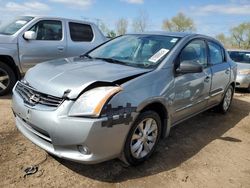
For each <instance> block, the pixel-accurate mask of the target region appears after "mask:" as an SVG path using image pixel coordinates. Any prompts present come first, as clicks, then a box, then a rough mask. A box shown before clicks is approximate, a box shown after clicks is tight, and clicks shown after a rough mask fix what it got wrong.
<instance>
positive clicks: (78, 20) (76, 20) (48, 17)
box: [24, 15, 94, 24]
mask: <svg viewBox="0 0 250 188" xmlns="http://www.w3.org/2000/svg"><path fill="white" fill-rule="evenodd" d="M24 16H31V17H34V18H36V19H40V18H43V19H60V20H67V21H75V22H83V23H86V24H94V23H93V22H89V21H85V20H81V19H73V18H72V19H71V18H64V17H58V16H44V15H24Z"/></svg>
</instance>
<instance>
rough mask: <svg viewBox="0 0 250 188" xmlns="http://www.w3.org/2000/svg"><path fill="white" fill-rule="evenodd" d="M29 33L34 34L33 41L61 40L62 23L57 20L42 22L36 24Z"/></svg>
mask: <svg viewBox="0 0 250 188" xmlns="http://www.w3.org/2000/svg"><path fill="white" fill-rule="evenodd" d="M30 31H34V32H35V33H36V39H35V40H61V39H62V22H61V21H57V20H43V21H39V22H38V23H36V24H35V25H34V26H33V27H32V28H31V29H30Z"/></svg>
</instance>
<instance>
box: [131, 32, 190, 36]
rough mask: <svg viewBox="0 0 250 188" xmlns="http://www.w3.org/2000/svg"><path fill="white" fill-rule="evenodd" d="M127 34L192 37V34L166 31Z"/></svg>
mask: <svg viewBox="0 0 250 188" xmlns="http://www.w3.org/2000/svg"><path fill="white" fill-rule="evenodd" d="M129 34H138V35H166V36H175V37H185V36H189V35H194V34H193V33H185V32H167V31H147V32H142V33H129Z"/></svg>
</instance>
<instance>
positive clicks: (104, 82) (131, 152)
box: [12, 32, 237, 165]
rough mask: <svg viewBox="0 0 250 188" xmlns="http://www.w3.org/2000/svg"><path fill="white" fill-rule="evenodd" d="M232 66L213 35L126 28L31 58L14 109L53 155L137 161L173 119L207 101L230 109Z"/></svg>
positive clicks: (21, 125) (21, 124)
mask: <svg viewBox="0 0 250 188" xmlns="http://www.w3.org/2000/svg"><path fill="white" fill-rule="evenodd" d="M236 71H237V67H236V64H235V63H234V62H233V61H232V60H231V59H230V58H229V56H228V53H227V51H226V50H225V49H224V47H223V46H222V45H221V44H220V43H219V42H218V41H216V40H215V39H213V38H210V37H207V36H204V35H197V34H185V33H165V32H152V33H143V34H128V35H124V36H121V37H117V38H115V39H113V40H110V41H109V42H107V43H104V44H102V45H101V46H99V47H97V48H96V49H94V50H92V51H90V52H88V53H85V54H83V55H81V56H79V57H73V58H67V59H58V60H54V61H48V62H45V63H41V64H39V65H36V66H35V67H34V68H32V69H30V70H29V71H28V72H27V74H26V75H25V77H24V79H23V80H22V81H21V82H18V83H17V84H16V85H15V87H14V89H13V106H12V108H13V112H14V114H15V121H16V126H17V128H18V129H19V130H20V132H21V133H22V134H23V135H24V136H25V137H27V138H28V139H29V140H31V141H32V142H33V143H35V144H36V145H38V146H40V147H41V148H43V149H44V150H46V151H47V152H49V153H51V154H53V155H56V156H58V157H61V158H64V159H68V160H73V161H77V162H81V163H86V164H91V163H99V162H102V161H105V160H109V159H113V158H120V159H122V160H123V161H125V162H126V163H129V164H132V165H136V164H139V163H141V162H143V161H145V160H146V159H147V158H149V157H150V155H151V154H152V153H153V152H154V150H155V148H156V146H157V143H158V142H159V140H160V138H164V137H166V136H168V134H169V131H170V129H171V127H173V126H175V125H176V124H178V123H180V122H182V121H184V120H186V119H187V118H190V117H192V116H194V115H196V114H198V113H200V112H203V111H205V110H207V109H209V108H212V107H216V108H217V109H218V110H219V111H221V112H223V113H225V112H227V111H228V109H229V107H230V104H231V101H232V97H233V93H234V88H235V78H236Z"/></svg>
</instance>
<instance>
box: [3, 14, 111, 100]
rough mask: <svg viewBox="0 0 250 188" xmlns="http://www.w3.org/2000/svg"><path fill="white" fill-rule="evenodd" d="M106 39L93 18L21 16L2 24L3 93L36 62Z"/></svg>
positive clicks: (74, 53) (81, 50) (76, 51)
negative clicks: (91, 19) (90, 20)
mask: <svg viewBox="0 0 250 188" xmlns="http://www.w3.org/2000/svg"><path fill="white" fill-rule="evenodd" d="M104 41H106V38H105V37H104V35H103V34H102V32H101V31H100V30H99V29H98V27H97V26H96V25H95V24H93V23H90V22H85V21H80V20H73V19H66V18H57V17H44V16H22V17H18V18H16V19H14V20H11V21H9V22H7V23H5V24H2V25H1V26H0V96H1V95H4V94H7V93H8V92H9V91H11V89H12V88H13V86H14V84H15V83H16V81H17V80H18V79H20V78H21V76H22V75H23V74H24V73H25V72H26V71H27V70H28V69H29V68H31V67H33V66H34V65H36V64H37V63H40V62H43V61H48V60H51V59H57V58H65V57H72V56H77V55H80V54H83V53H85V52H87V51H89V50H90V49H92V48H94V47H96V46H98V45H100V44H101V43H103V42H104Z"/></svg>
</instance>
